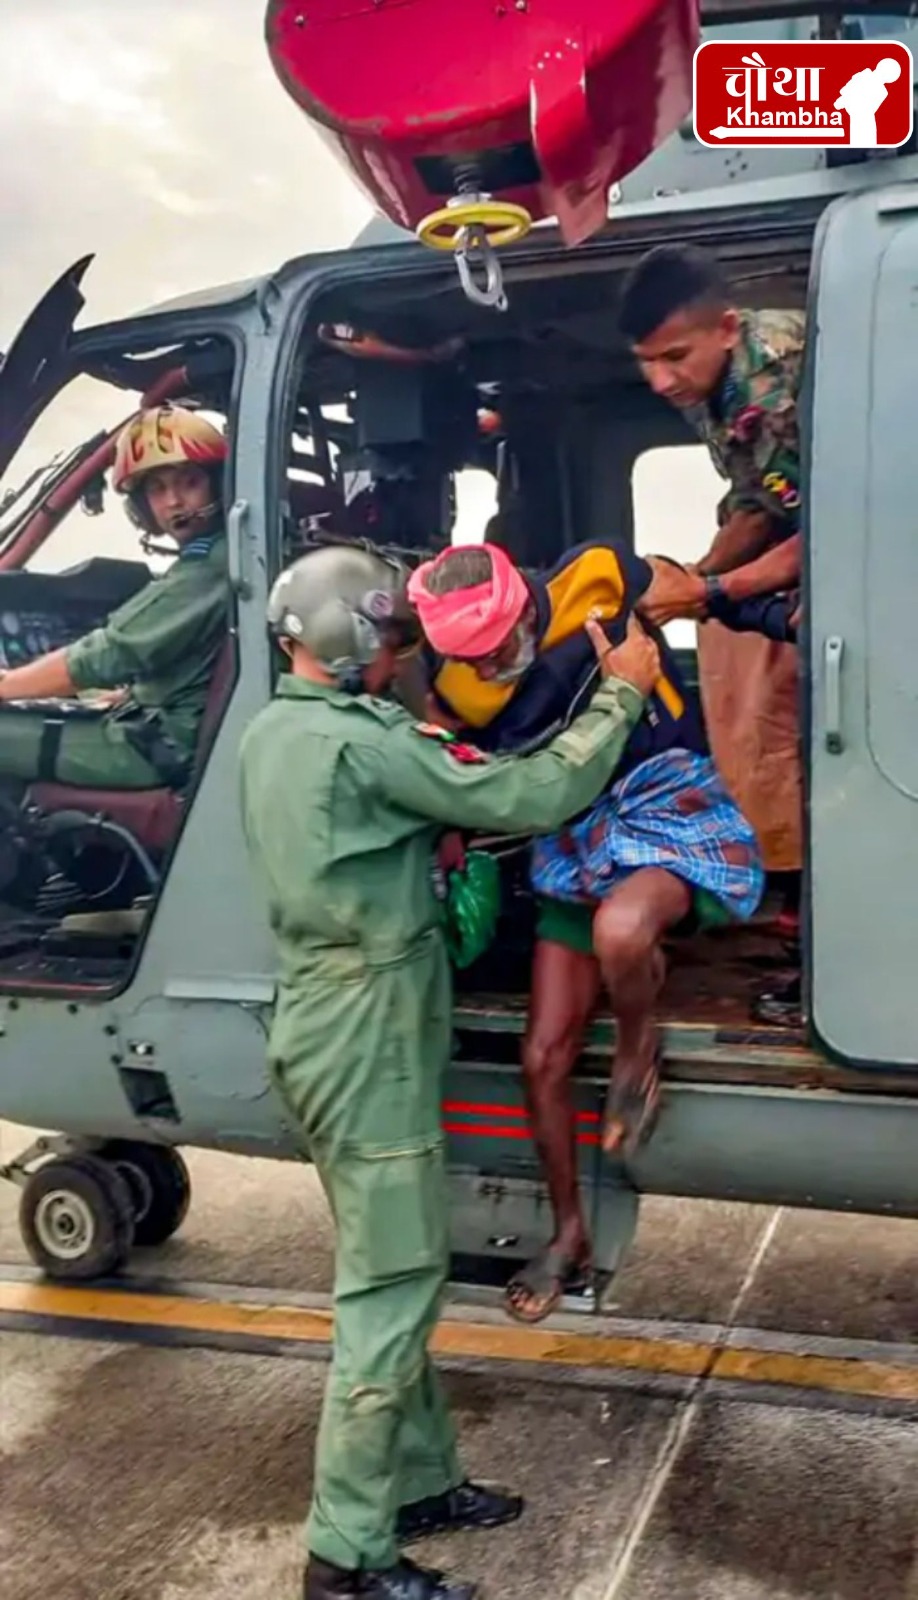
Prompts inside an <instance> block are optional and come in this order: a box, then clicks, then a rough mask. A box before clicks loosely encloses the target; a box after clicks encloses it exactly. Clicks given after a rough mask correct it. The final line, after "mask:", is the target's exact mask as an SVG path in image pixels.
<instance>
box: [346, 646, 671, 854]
mask: <svg viewBox="0 0 918 1600" xmlns="http://www.w3.org/2000/svg"><path fill="white" fill-rule="evenodd" d="M643 706H644V696H643V695H642V694H641V693H640V692H639V691H638V690H637V689H635V688H634V687H633V686H632V685H631V684H630V683H624V682H623V681H621V680H620V679H618V678H607V679H606V680H605V682H604V683H601V684H600V686H599V688H598V689H597V690H596V693H595V694H594V696H593V700H592V702H591V705H590V709H589V711H587V712H586V713H585V714H584V715H583V716H581V717H578V718H577V720H576V722H574V723H572V724H571V726H570V727H569V728H567V729H566V730H565V732H563V733H561V734H559V735H558V737H557V738H556V739H554V740H553V741H552V743H551V744H549V745H547V746H546V747H545V749H544V750H539V751H537V752H536V753H535V754H534V755H530V756H521V757H516V758H514V757H512V756H503V757H498V758H494V759H489V758H488V757H486V756H484V755H482V754H481V752H479V751H476V750H474V748H473V747H471V746H468V745H461V744H451V743H449V742H446V741H442V740H440V739H438V738H436V737H430V736H429V735H428V734H425V733H424V732H422V731H421V730H420V729H419V728H418V727H417V725H415V724H412V723H409V722H407V721H406V722H400V723H399V724H397V725H396V726H394V727H393V728H392V729H391V730H390V732H389V734H388V736H387V738H386V742H385V749H384V750H381V751H379V753H378V758H377V759H376V762H375V770H374V772H373V775H372V777H373V781H374V782H375V784H376V786H377V787H378V788H379V789H380V790H381V791H382V792H383V793H384V794H385V796H386V797H387V799H389V800H390V801H394V802H395V803H396V804H397V805H399V806H401V807H403V809H404V810H405V811H410V812H414V813H415V814H416V815H418V816H422V817H429V818H430V819H431V820H432V821H435V822H443V823H447V824H449V823H451V824H452V825H453V826H454V827H461V828H486V829H488V830H493V831H495V832H503V833H539V832H551V831H552V830H553V829H555V828H558V827H560V826H561V824H562V823H563V822H566V821H567V819H568V817H572V816H575V815H576V814H577V812H578V811H582V810H584V809H585V808H586V807H587V806H588V805H590V804H591V803H592V801H594V800H595V799H596V796H597V795H598V794H599V793H600V792H601V790H602V789H604V788H605V786H606V784H607V783H608V781H609V779H610V778H611V776H612V774H613V772H614V771H615V768H616V766H617V765H618V763H619V760H620V759H621V755H622V752H623V750H624V748H625V745H626V743H627V741H628V736H629V734H630V733H631V730H632V728H633V727H634V725H635V723H636V722H637V720H638V718H639V717H640V715H641V711H642V710H643ZM365 759H366V757H365Z"/></svg>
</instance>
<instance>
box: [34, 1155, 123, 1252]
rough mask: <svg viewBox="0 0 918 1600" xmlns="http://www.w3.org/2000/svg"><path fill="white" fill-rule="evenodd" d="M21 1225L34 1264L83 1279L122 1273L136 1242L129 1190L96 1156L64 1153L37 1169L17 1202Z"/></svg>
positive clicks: (119, 1177) (117, 1175) (114, 1170)
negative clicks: (65, 1154)
mask: <svg viewBox="0 0 918 1600" xmlns="http://www.w3.org/2000/svg"><path fill="white" fill-rule="evenodd" d="M19 1227H20V1230H21V1232H22V1237H23V1240H24V1241H25V1246H26V1249H27V1250H28V1252H29V1255H30V1256H31V1257H32V1260H33V1261H34V1262H35V1264H36V1266H38V1267H40V1268H41V1270H42V1271H43V1272H44V1273H45V1274H46V1275H47V1276H48V1277H49V1278H55V1279H58V1280H61V1281H69V1282H77V1283H85V1282H86V1281H87V1280H88V1279H91V1278H107V1277H110V1276H111V1275H112V1274H114V1273H117V1272H120V1271H121V1268H122V1267H123V1266H124V1264H125V1262H126V1261H127V1258H128V1256H129V1255H130V1252H131V1246H132V1245H133V1243H134V1207H133V1203H132V1200H131V1192H130V1189H129V1188H128V1186H127V1184H126V1182H125V1180H124V1178H122V1176H121V1174H120V1173H119V1172H118V1171H117V1169H116V1168H114V1167H111V1166H109V1165H108V1164H107V1163H106V1162H104V1161H100V1160H99V1159H98V1157H97V1156H60V1157H56V1158H55V1159H54V1160H53V1161H47V1162H45V1164H44V1165H43V1166H41V1167H39V1168H38V1169H37V1171H35V1172H33V1173H32V1174H31V1176H30V1177H29V1179H28V1181H27V1182H26V1185H25V1188H24V1189H23V1191H22V1198H21V1200H20V1203H19Z"/></svg>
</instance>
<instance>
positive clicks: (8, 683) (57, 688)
mask: <svg viewBox="0 0 918 1600" xmlns="http://www.w3.org/2000/svg"><path fill="white" fill-rule="evenodd" d="M75 693H76V684H75V683H74V681H73V678H72V677H71V676H70V668H69V666H68V665H67V651H66V650H52V651H51V652H50V653H49V654H48V655H46V656H39V657H38V660H37V661H27V662H26V664H25V666H23V667H13V668H12V669H11V671H9V672H4V673H2V674H0V700H66V699H68V698H69V697H71V696H72V695H74V694H75Z"/></svg>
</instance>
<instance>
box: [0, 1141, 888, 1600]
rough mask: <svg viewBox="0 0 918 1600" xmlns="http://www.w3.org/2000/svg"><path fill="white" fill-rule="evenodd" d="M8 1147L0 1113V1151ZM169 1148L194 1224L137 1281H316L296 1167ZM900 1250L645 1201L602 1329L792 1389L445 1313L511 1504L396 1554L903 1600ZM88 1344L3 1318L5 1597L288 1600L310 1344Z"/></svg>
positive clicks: (326, 1270)
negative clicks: (770, 1358)
mask: <svg viewBox="0 0 918 1600" xmlns="http://www.w3.org/2000/svg"><path fill="white" fill-rule="evenodd" d="M25 1142H26V1138H25V1137H24V1136H23V1133H22V1130H19V1129H15V1128H10V1127H9V1126H3V1125H0V1158H2V1159H7V1158H8V1157H9V1156H10V1155H11V1154H12V1153H13V1152H14V1151H16V1150H17V1149H19V1148H20V1147H21V1146H22V1145H23V1144H24V1143H25ZM187 1155H188V1160H189V1166H190V1168H191V1171H192V1178H193V1183H194V1199H193V1203H192V1208H191V1211H190V1214H189V1216H188V1218H187V1220H186V1222H185V1224H184V1226H183V1228H182V1230H181V1232H180V1234H179V1235H178V1236H177V1237H176V1238H175V1239H174V1240H172V1241H170V1243H169V1244H168V1245H166V1246H164V1247H163V1248H161V1249H159V1250H157V1251H155V1252H140V1251H138V1252H137V1253H136V1256H135V1258H134V1261H133V1263H132V1268H131V1271H132V1273H133V1274H137V1275H139V1276H140V1278H142V1279H149V1278H154V1277H155V1278H156V1279H157V1280H167V1281H168V1282H172V1283H174V1284H175V1286H176V1287H177V1288H180V1289H182V1290H183V1291H184V1292H185V1293H186V1294H203V1293H204V1292H205V1291H203V1290H201V1289H200V1288H199V1287H197V1288H194V1287H189V1286H202V1285H206V1286H208V1288H207V1290H206V1294H207V1295H208V1296H209V1297H211V1298H214V1297H215V1296H218V1295H221V1293H225V1296H226V1298H227V1299H228V1300H232V1299H233V1298H234V1297H235V1298H237V1299H239V1298H244V1297H245V1293H246V1291H248V1294H249V1298H250V1299H251V1298H252V1297H253V1296H254V1297H257V1298H258V1299H259V1300H263V1301H265V1302H269V1301H270V1302H271V1304H274V1305H280V1306H295V1305H296V1304H298V1303H300V1301H301V1300H302V1297H303V1296H304V1295H309V1294H310V1293H311V1294H318V1295H321V1294H323V1293H324V1292H327V1291H328V1289H329V1288H330V1285H331V1231H330V1226H329V1221H328V1217H327V1215H326V1211H325V1207H324V1202H323V1201H322V1198H321V1196H320V1194H319V1193H318V1191H317V1187H316V1184H315V1180H314V1178H313V1176H312V1174H311V1173H309V1172H308V1171H306V1170H303V1169H300V1168H298V1167H295V1166H286V1165H275V1164H272V1163H268V1162H263V1161H256V1160H246V1159H242V1158H238V1157H227V1156H218V1155H213V1154H209V1153H203V1152H194V1151H192V1152H189V1153H187ZM16 1208H17V1195H16V1192H15V1190H14V1189H13V1188H12V1187H10V1186H6V1185H3V1186H0V1287H2V1285H3V1283H4V1282H6V1283H8V1284H9V1283H13V1282H14V1280H15V1281H17V1282H18V1283H19V1285H20V1288H21V1287H22V1285H23V1284H26V1285H27V1284H28V1282H29V1281H30V1280H31V1276H32V1275H31V1274H30V1273H29V1272H27V1271H26V1270H25V1269H26V1268H27V1267H28V1258H27V1256H26V1254H25V1251H24V1249H23V1246H22V1244H21V1241H20V1239H19V1233H18V1226H17V1222H16ZM916 1242H918V1225H916V1224H913V1223H909V1222H900V1221H886V1220H878V1219H869V1218H861V1217H848V1216H829V1215H826V1214H823V1213H802V1212H800V1213H793V1212H789V1211H774V1210H772V1209H770V1208H759V1207H753V1206H731V1205H726V1204H709V1203H703V1202H679V1201H669V1200H653V1199H649V1200H647V1201H645V1202H644V1204H643V1207H642V1220H641V1226H640V1230H639V1234H638V1239H637V1242H636V1245H635V1248H634V1250H633V1253H632V1256H631V1259H630V1261H629V1263H628V1265H627V1266H626V1268H625V1269H624V1271H623V1272H622V1274H621V1275H620V1278H619V1280H618V1283H617V1286H616V1294H615V1300H616V1304H615V1307H614V1315H613V1317H612V1318H611V1319H604V1321H603V1325H602V1326H603V1329H604V1330H605V1331H606V1332H608V1333H610V1334H613V1335H615V1334H621V1333H622V1331H623V1330H624V1331H625V1332H628V1331H630V1332H631V1333H635V1332H636V1333H638V1334H639V1335H640V1339H639V1343H640V1342H641V1341H643V1344H642V1348H643V1347H644V1346H645V1345H646V1347H647V1348H655V1343H654V1342H655V1340H657V1338H658V1337H662V1338H664V1339H666V1338H670V1339H671V1338H675V1337H677V1338H678V1339H680V1340H682V1341H686V1340H688V1341H695V1343H694V1345H690V1346H689V1347H690V1348H695V1349H699V1348H700V1349H702V1350H703V1349H705V1348H707V1345H708V1343H710V1342H712V1341H713V1342H719V1343H720V1344H721V1345H722V1346H731V1345H736V1344H737V1343H738V1344H741V1345H743V1346H745V1347H748V1346H750V1345H752V1344H755V1343H756V1341H758V1343H759V1344H760V1345H761V1346H762V1347H763V1348H764V1349H767V1350H780V1351H781V1352H782V1353H783V1355H782V1360H783V1362H784V1368H782V1370H796V1368H797V1367H799V1371H800V1374H801V1376H800V1377H799V1379H797V1378H794V1379H793V1381H792V1383H791V1385H790V1386H787V1385H785V1386H775V1385H774V1384H770V1383H761V1382H748V1383H746V1382H731V1383H724V1382H718V1381H717V1380H716V1378H712V1377H711V1376H710V1373H709V1371H708V1370H707V1364H705V1371H704V1372H702V1373H701V1375H700V1376H699V1375H698V1374H697V1373H696V1375H694V1376H689V1377H687V1378H686V1377H678V1376H674V1375H672V1373H670V1374H669V1375H668V1376H667V1375H665V1374H664V1375H663V1376H660V1375H655V1374H654V1373H653V1372H649V1371H646V1370H642V1371H641V1370H638V1371H635V1370H632V1371H623V1370H617V1369H616V1368H615V1367H614V1366H612V1367H606V1366H603V1367H596V1368H594V1367H592V1366H591V1365H590V1363H589V1361H584V1362H583V1363H582V1364H581V1365H580V1366H577V1367H566V1366H564V1364H563V1363H559V1362H558V1360H556V1359H554V1358H551V1359H547V1360H546V1359H544V1355H543V1354H540V1353H539V1352H540V1351H544V1348H545V1346H546V1341H545V1339H544V1329H545V1328H546V1326H547V1325H545V1324H543V1325H542V1329H541V1330H540V1336H541V1343H540V1342H539V1341H538V1340H533V1341H531V1345H532V1349H531V1352H530V1353H525V1341H524V1344H523V1345H520V1344H519V1343H518V1342H514V1344H513V1348H512V1355H513V1359H508V1358H507V1357H506V1354H505V1353H504V1354H502V1352H501V1348H500V1347H501V1341H502V1338H503V1337H504V1335H503V1333H502V1329H507V1328H509V1327H511V1326H515V1325H511V1324H508V1323H506V1321H505V1319H503V1318H501V1316H500V1315H499V1313H493V1314H491V1315H490V1317H486V1316H484V1314H482V1313H480V1312H478V1311H474V1310H472V1311H470V1310H469V1309H467V1308H465V1309H463V1308H458V1309H457V1312H456V1316H458V1317H459V1318H460V1319H461V1317H463V1316H464V1317H466V1318H469V1317H476V1318H478V1319H479V1320H482V1321H483V1323H484V1324H486V1326H487V1328H488V1329H489V1332H488V1335H487V1336H488V1338H489V1339H490V1340H491V1341H492V1342H493V1345H494V1348H495V1350H496V1351H497V1353H498V1355H499V1356H501V1358H500V1359H494V1360H491V1359H480V1358H478V1359H476V1358H470V1357H468V1356H463V1355H460V1356H450V1357H449V1358H448V1359H446V1360H445V1361H444V1370H445V1377H446V1382H447V1385H448V1389H449V1393H450V1396H451V1399H452V1402H453V1404H454V1407H455V1411H456V1416H457V1420H458V1424H459V1428H460V1434H461V1439H462V1447H463V1454H464V1459H465V1462H466V1465H467V1467H468V1469H469V1471H470V1473H471V1474H472V1475H473V1476H475V1475H477V1476H482V1477H486V1478H489V1479H492V1480H497V1481H501V1482H505V1483H508V1484H511V1485H513V1486H514V1487H518V1488H519V1489H521V1490H522V1491H523V1493H524V1494H525V1495H526V1498H527V1510H526V1514H525V1516H524V1518H523V1519H522V1520H521V1521H520V1522H519V1523H518V1524H517V1525H515V1526H514V1527H512V1528H509V1529H505V1530H500V1531H495V1532H492V1533H489V1534H478V1535H472V1534H464V1535H456V1536H453V1537H452V1538H449V1539H445V1538H441V1539H439V1540H436V1541H431V1542H430V1543H429V1544H427V1545H425V1546H420V1547H417V1548H416V1549H415V1550H414V1551H413V1552H412V1553H413V1554H414V1555H415V1556H416V1557H417V1558H418V1559H422V1560H425V1559H426V1560H430V1561H431V1562H433V1561H436V1562H437V1563H438V1564H440V1565H443V1566H445V1567H448V1568H449V1569H450V1570H452V1571H455V1572H456V1573H458V1574H461V1575H462V1576H465V1577H468V1578H472V1579H476V1580H478V1581H479V1582H480V1584H481V1589H480V1591H479V1592H480V1594H481V1595H482V1596H483V1600H543V1597H545V1600H547V1597H552V1600H554V1597H557V1600H664V1597H665V1600H918V1539H916V1532H918V1338H916V1335H918V1274H916V1271H915V1256H916ZM131 1286H132V1281H131V1278H128V1280H127V1281H126V1283H125V1288H127V1289H130V1288H131ZM221 1286H222V1288H221ZM68 1292H69V1291H68ZM449 1316H450V1319H452V1317H453V1313H452V1312H450V1313H449ZM550 1326H552V1327H554V1326H560V1327H567V1328H573V1329H579V1330H581V1331H582V1332H583V1333H587V1332H590V1331H592V1328H593V1322H592V1319H587V1318H579V1319H570V1318H568V1319H560V1322H559V1323H557V1324H555V1323H552V1324H551V1325H550ZM84 1331H88V1332H90V1333H91V1335H92V1336H91V1337H75V1338H74V1337H71V1338H61V1337H56V1336H54V1334H53V1333H51V1334H41V1335H38V1334H35V1333H33V1332H22V1331H15V1332H6V1333H3V1334H0V1595H2V1597H3V1600H39V1596H40V1597H41V1600H45V1597H46V1596H47V1595H48V1594H49V1593H53V1594H55V1595H57V1596H60V1597H61V1600H243V1597H244V1600H288V1597H289V1600H298V1596H299V1585H300V1574H301V1569H302V1560H303V1548H302V1532H301V1529H302V1522H303V1518H304V1515H305V1511H306V1507H307V1504H308V1496H309V1486H310V1474H311V1461H312V1450H313V1445H314V1437H315V1428H316V1424H317V1420H318V1412H319V1404H320V1399H321V1393H322V1386H323V1383H324V1380H325V1374H326V1370H327V1369H326V1364H325V1359H324V1351H323V1350H321V1349H320V1348H317V1347H316V1346H314V1345H307V1346H301V1347H299V1348H297V1349H295V1350H291V1351H290V1352H289V1353H290V1354H293V1355H295V1356H296V1359H285V1358H284V1354H285V1352H284V1351H283V1350H281V1351H280V1352H279V1353H278V1354H275V1355H270V1356H266V1355H260V1354H250V1353H245V1354H239V1353H233V1352H232V1351H230V1350H227V1349H218V1348H181V1347H177V1348H169V1347H159V1346H157V1345H155V1344H147V1343H142V1344H138V1343H133V1342H132V1343H112V1342H109V1341H108V1339H107V1338H106V1337H105V1325H104V1323H98V1324H96V1326H95V1327H94V1328H90V1329H89V1330H84ZM460 1343H461V1340H460ZM680 1348H681V1346H680ZM521 1350H523V1351H524V1353H523V1355H522V1357H521V1358H520V1351H521ZM814 1353H815V1355H814ZM811 1358H812V1359H811ZM808 1361H810V1364H811V1365H812V1364H814V1362H815V1367H816V1368H817V1370H819V1371H820V1372H822V1373H823V1374H828V1379H827V1381H826V1383H825V1384H822V1386H820V1384H819V1383H816V1384H813V1383H811V1381H810V1379H809V1377H808V1376H807V1372H808V1371H809V1368H808V1366H807V1362H808ZM874 1371H877V1372H880V1373H881V1374H882V1373H887V1372H888V1373H892V1374H894V1375H895V1374H898V1375H899V1377H900V1378H901V1380H902V1381H901V1388H900V1389H896V1390H895V1392H896V1393H901V1394H902V1395H903V1396H904V1398H902V1399H901V1400H897V1401H896V1402H895V1403H892V1402H890V1401H888V1400H876V1399H871V1398H865V1396H864V1395H863V1394H858V1393H853V1394H852V1393H850V1392H845V1387H844V1386H845V1384H847V1385H848V1386H849V1388H850V1387H853V1388H854V1390H858V1389H859V1388H864V1387H865V1385H864V1384H862V1383H861V1381H860V1378H859V1377H858V1375H859V1374H865V1373H866V1374H869V1373H870V1372H874ZM852 1374H854V1376H853V1377H852ZM833 1375H834V1376H833ZM839 1375H841V1376H839ZM866 1387H867V1388H869V1384H868V1385H866ZM890 1392H892V1391H890Z"/></svg>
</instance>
